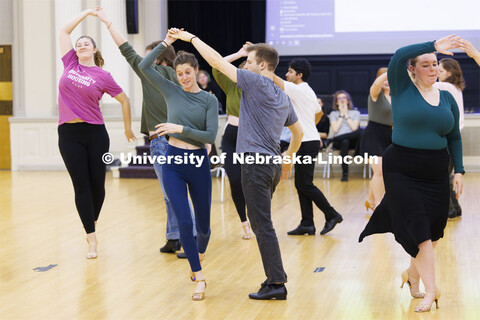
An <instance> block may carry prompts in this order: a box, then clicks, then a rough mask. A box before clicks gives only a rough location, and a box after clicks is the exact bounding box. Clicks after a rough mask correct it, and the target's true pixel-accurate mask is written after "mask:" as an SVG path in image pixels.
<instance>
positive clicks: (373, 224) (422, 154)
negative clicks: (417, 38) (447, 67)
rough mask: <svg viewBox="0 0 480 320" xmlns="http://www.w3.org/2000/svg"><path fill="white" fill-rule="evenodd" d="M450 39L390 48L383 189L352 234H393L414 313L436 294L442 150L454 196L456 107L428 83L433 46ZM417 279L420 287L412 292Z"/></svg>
mask: <svg viewBox="0 0 480 320" xmlns="http://www.w3.org/2000/svg"><path fill="white" fill-rule="evenodd" d="M455 40H456V39H455V38H454V37H453V36H449V37H445V38H442V39H439V40H437V41H436V42H426V43H420V44H415V45H410V46H406V47H403V48H400V49H399V50H397V52H396V53H395V55H394V56H393V57H392V60H391V61H390V64H389V66H388V82H389V84H390V94H391V97H392V113H393V136H392V141H393V144H392V145H391V146H390V147H388V148H387V149H386V150H385V153H384V154H383V174H384V181H385V191H386V192H385V196H384V198H383V200H382V202H381V203H380V205H379V206H378V207H377V208H376V210H375V211H374V213H373V215H372V217H371V219H370V221H369V222H368V224H367V226H366V227H365V230H364V231H363V232H362V234H361V235H360V239H359V241H360V242H361V241H362V240H363V238H364V237H366V236H368V235H371V234H374V233H385V232H392V233H393V234H394V236H395V240H396V241H397V242H399V243H400V244H401V245H402V247H403V248H404V249H405V251H406V252H407V253H408V254H409V255H410V256H411V260H410V266H409V268H408V269H407V270H405V271H404V272H403V273H402V281H403V283H407V284H408V285H409V286H410V293H411V295H412V296H413V297H414V298H423V300H422V302H421V303H420V304H419V305H418V306H417V307H416V308H415V311H416V312H425V311H430V308H431V306H432V304H433V302H434V301H435V302H437V301H438V298H439V296H440V290H439V289H438V288H437V285H436V283H435V261H434V252H433V249H434V247H435V245H436V242H437V240H439V239H440V238H442V237H443V230H444V228H445V225H446V223H447V217H448V205H449V182H448V162H449V152H450V156H451V157H452V161H453V164H454V167H455V177H454V182H453V185H454V188H455V190H456V191H457V197H458V196H459V195H460V194H461V193H462V189H463V176H462V174H463V173H464V170H463V161H462V140H461V136H460V130H459V125H458V117H459V112H458V107H457V104H456V102H455V99H454V98H453V96H452V95H451V94H450V93H449V92H447V91H440V90H438V89H436V88H434V87H433V84H434V83H435V82H436V80H437V77H438V62H437V57H436V55H435V54H434V53H433V52H434V51H438V52H440V53H443V54H449V55H451V54H452V53H450V52H449V51H448V50H450V49H454V48H456V47H458V44H457V43H456V41H455ZM407 61H409V67H408V70H409V71H410V73H411V74H412V79H410V76H409V74H408V71H407V68H406V65H407ZM447 149H448V151H447ZM420 278H421V279H422V281H423V283H424V285H425V291H426V293H422V292H420V291H419V287H418V284H419V280H420ZM402 286H403V284H402ZM437 307H438V302H437Z"/></svg>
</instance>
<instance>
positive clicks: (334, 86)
mask: <svg viewBox="0 0 480 320" xmlns="http://www.w3.org/2000/svg"><path fill="white" fill-rule="evenodd" d="M391 57H392V55H349V56H303V58H305V59H307V60H308V61H309V62H310V63H311V64H312V74H311V75H310V78H309V81H308V82H309V84H310V86H311V87H312V88H313V90H315V92H316V93H317V95H328V94H332V93H334V92H335V91H337V90H346V91H348V92H349V93H350V95H351V96H352V99H353V103H354V104H355V106H356V107H357V108H358V109H359V110H360V112H361V113H367V98H368V92H369V90H370V86H371V84H372V83H373V81H374V80H375V76H376V74H377V70H378V68H380V67H386V66H387V65H388V62H389V61H390V58H391ZM444 57H446V56H443V55H439V56H438V59H439V60H440V59H442V58H444ZM293 58H295V57H281V58H280V63H279V65H278V67H277V71H276V73H277V75H279V76H281V77H282V78H285V73H286V72H287V69H288V63H289V62H290V60H292V59H293ZM453 58H454V59H456V60H457V61H458V62H459V63H460V65H461V67H462V71H463V75H464V78H465V82H466V84H467V87H466V88H465V90H464V91H463V99H464V106H465V113H473V112H475V113H480V68H479V67H478V66H477V64H476V63H475V61H474V60H473V59H471V58H469V57H468V56H467V55H466V54H464V53H462V54H456V55H455V56H454V57H453ZM330 107H331V106H325V108H326V109H329V108H330Z"/></svg>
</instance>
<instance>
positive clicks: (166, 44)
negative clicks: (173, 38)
mask: <svg viewBox="0 0 480 320" xmlns="http://www.w3.org/2000/svg"><path fill="white" fill-rule="evenodd" d="M161 42H163V43H164V44H165V47H167V48H168V43H167V42H166V41H165V40H162V41H161Z"/></svg>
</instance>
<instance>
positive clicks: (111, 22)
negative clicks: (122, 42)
mask: <svg viewBox="0 0 480 320" xmlns="http://www.w3.org/2000/svg"><path fill="white" fill-rule="evenodd" d="M112 24H113V21H110V24H109V25H108V27H107V29H110V27H111V26H112Z"/></svg>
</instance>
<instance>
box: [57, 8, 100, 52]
mask: <svg viewBox="0 0 480 320" xmlns="http://www.w3.org/2000/svg"><path fill="white" fill-rule="evenodd" d="M89 15H92V16H95V15H96V12H95V11H94V10H92V9H87V10H84V11H82V12H80V13H79V14H77V15H76V16H75V17H73V18H72V19H70V20H69V21H68V22H67V23H66V24H65V25H64V26H63V27H62V28H60V54H61V56H62V57H63V56H64V55H66V54H67V52H68V51H70V50H72V48H73V46H72V39H70V34H71V33H72V31H73V30H74V29H75V28H76V27H77V26H78V24H79V23H80V22H82V21H83V19H85V18H86V17H87V16H89Z"/></svg>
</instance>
